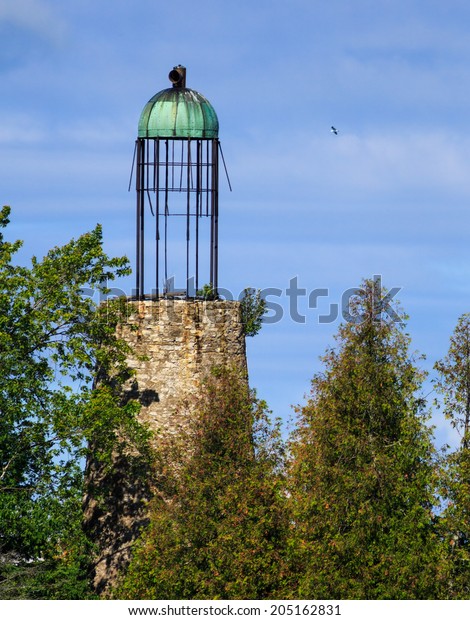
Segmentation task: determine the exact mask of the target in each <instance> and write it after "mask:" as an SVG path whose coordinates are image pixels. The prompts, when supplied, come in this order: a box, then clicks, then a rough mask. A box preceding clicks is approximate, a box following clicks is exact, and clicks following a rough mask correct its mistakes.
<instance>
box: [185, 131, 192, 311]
mask: <svg viewBox="0 0 470 620" xmlns="http://www.w3.org/2000/svg"><path fill="white" fill-rule="evenodd" d="M187 164H188V165H187V171H186V173H187V174H186V183H187V186H186V299H187V298H188V297H189V237H190V221H191V220H190V209H191V188H190V183H189V181H190V175H191V138H188V152H187Z"/></svg>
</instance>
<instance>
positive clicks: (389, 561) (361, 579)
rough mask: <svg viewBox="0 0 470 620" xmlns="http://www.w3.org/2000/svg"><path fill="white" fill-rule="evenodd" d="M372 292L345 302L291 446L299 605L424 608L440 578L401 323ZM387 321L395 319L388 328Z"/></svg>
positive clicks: (427, 469)
mask: <svg viewBox="0 0 470 620" xmlns="http://www.w3.org/2000/svg"><path fill="white" fill-rule="evenodd" d="M385 300H386V297H385V298H384V297H383V295H382V290H381V287H380V283H379V282H377V281H370V280H368V281H365V282H364V283H363V285H362V286H361V288H360V289H358V290H357V294H356V295H355V296H354V297H353V298H352V299H351V301H350V316H349V321H348V322H346V323H344V324H342V325H341V326H340V328H339V331H338V334H337V337H336V340H337V347H336V348H332V349H330V350H328V351H327V353H326V354H325V356H324V357H323V358H322V360H323V364H324V370H323V372H322V373H318V374H317V375H315V376H314V378H313V381H312V390H311V394H310V397H309V399H308V401H307V402H306V404H305V405H304V406H303V407H301V408H299V409H298V414H299V421H298V425H297V428H296V430H295V432H294V434H293V437H292V440H291V462H290V467H289V488H290V501H291V506H292V518H293V527H292V538H291V549H292V583H291V585H290V588H289V590H288V591H287V594H288V595H293V594H295V598H302V599H303V598H325V599H332V598H333V599H334V598H361V599H362V598H363V599H384V598H392V599H402V598H432V597H435V596H436V595H437V594H438V592H439V587H440V583H441V579H442V570H443V567H442V557H441V550H440V542H439V538H438V536H437V534H436V533H435V528H434V516H433V502H434V497H433V493H434V490H435V479H434V478H435V463H434V455H433V446H432V441H431V431H430V430H429V428H428V427H427V426H426V424H425V422H426V419H427V416H426V415H425V413H424V412H423V401H422V399H421V398H420V397H419V396H418V395H417V394H418V392H419V390H420V387H421V382H422V379H423V374H422V373H421V372H420V371H419V370H418V368H417V367H416V365H415V362H414V360H413V359H412V357H411V356H410V353H409V338H408V336H407V335H406V334H405V333H404V325H403V322H402V321H398V322H397V320H396V319H397V318H398V317H401V319H402V320H403V319H404V317H403V315H402V314H401V312H400V310H399V309H398V308H395V309H394V311H393V313H390V312H389V313H388V314H387V313H386V312H384V310H387V305H386V302H385ZM389 314H392V318H390V316H389Z"/></svg>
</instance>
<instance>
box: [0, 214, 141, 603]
mask: <svg viewBox="0 0 470 620" xmlns="http://www.w3.org/2000/svg"><path fill="white" fill-rule="evenodd" d="M9 213H10V209H9V208H8V207H4V208H3V209H2V210H1V212H0V229H4V228H5V227H6V226H7V224H8V222H9ZM20 247H21V242H20V241H15V242H9V241H7V240H6V239H5V237H4V234H3V233H1V234H0V359H1V373H0V556H1V558H0V559H3V560H4V561H2V562H1V563H0V595H2V594H5V597H10V595H11V596H13V594H14V592H16V593H17V595H18V596H21V597H28V596H31V597H33V596H34V597H36V596H39V595H40V593H41V592H42V594H43V595H44V597H45V598H51V597H53V598H54V597H60V596H61V592H60V591H59V590H60V588H59V589H58V588H57V587H55V586H53V585H51V583H49V586H50V587H46V586H47V583H48V582H50V580H48V579H47V577H46V574H45V570H46V568H47V569H48V570H49V573H48V574H49V575H50V574H51V572H50V571H56V570H57V571H59V573H61V575H62V577H61V580H59V579H56V580H55V583H56V584H57V583H58V582H59V581H60V582H61V583H63V585H64V587H63V589H62V594H63V595H64V596H65V597H70V596H71V594H72V593H75V594H74V596H77V597H78V596H79V594H80V591H81V594H82V595H84V593H85V591H86V589H87V585H86V579H85V578H84V572H83V571H81V568H82V567H83V566H84V564H83V560H84V558H86V556H87V555H88V553H89V549H88V543H87V541H86V539H85V537H84V536H83V534H82V532H81V524H80V519H81V512H80V503H81V496H82V492H83V489H82V479H83V473H82V469H83V462H84V458H85V456H86V452H87V445H88V443H89V442H90V441H92V440H93V438H94V437H96V436H97V435H100V437H102V441H101V443H100V445H101V446H102V448H101V452H102V454H101V456H102V457H103V459H106V458H108V459H109V455H110V453H111V452H112V449H113V447H112V446H114V445H116V441H117V438H118V437H119V438H120V439H121V440H122V438H125V437H129V438H130V441H134V440H135V438H136V437H137V436H139V437H140V435H142V434H143V430H141V429H140V427H139V426H138V425H137V422H136V420H135V413H136V406H135V404H134V403H128V404H127V405H125V406H121V403H120V400H119V398H120V397H119V386H120V385H121V384H122V382H123V381H125V380H126V379H127V378H128V376H129V373H128V369H127V365H126V354H127V348H126V345H125V343H124V342H123V341H121V340H119V339H118V338H117V337H116V326H117V324H118V323H119V322H120V321H121V320H122V318H123V312H122V310H123V308H122V304H121V302H120V301H119V300H117V301H114V302H109V303H107V304H103V305H101V306H98V307H97V304H96V303H95V302H93V300H92V298H91V297H90V296H86V295H84V294H83V288H84V287H90V288H91V289H94V290H95V291H99V292H101V294H103V295H106V294H107V292H108V289H107V282H108V281H111V280H113V279H114V278H115V277H117V276H120V275H125V274H127V273H129V265H128V261H127V259H125V258H109V257H108V256H106V254H105V253H104V252H103V248H102V233H101V228H100V227H99V226H97V227H96V228H95V229H94V230H93V231H92V232H90V233H87V234H84V235H82V236H81V237H80V238H78V239H76V240H72V241H70V242H69V243H68V244H66V245H64V246H63V247H56V248H53V249H52V250H51V251H50V252H49V253H48V254H47V255H46V256H45V257H44V258H43V259H42V260H38V259H37V258H35V257H33V259H32V261H31V265H30V266H28V267H25V266H20V265H18V264H14V262H13V261H14V257H15V253H16V252H17V251H18V250H19V248H20ZM98 377H99V378H100V384H99V387H98V385H97V383H96V380H97V378H98ZM106 377H107V378H108V379H106ZM97 399H101V403H102V407H101V408H100V410H99V414H98V415H97V411H96V407H94V406H93V403H96V401H97ZM103 403H104V404H103ZM9 558H10V559H11V558H14V561H13V562H12V561H9ZM31 560H33V561H37V562H40V564H38V563H37V562H36V565H35V566H34V567H33V566H32V563H31ZM26 561H27V562H28V563H25V562H26ZM21 571H23V572H21ZM77 571H78V572H80V575H81V579H82V581H83V588H82V589H81V590H80V586H78V585H76V584H77V574H78V572H77ZM66 574H68V575H70V580H69V582H68V584H69V586H70V587H71V588H72V589H69V586H66V584H65V581H66V580H65V575H66ZM15 575H16V577H15ZM18 575H19V576H20V577H18ZM35 575H37V576H38V578H37V580H36V586H37V587H36V586H34V585H33V581H34V578H35V577H34V576H35ZM31 579H32V580H33V581H31ZM21 581H22V582H23V585H24V584H25V583H30V586H31V587H30V588H29V594H28V591H26V590H27V588H26V589H25V587H21V588H20V589H19V590H18V589H15V588H16V586H15V584H17V583H19V582H21ZM73 584H75V585H73ZM28 587H29V586H28ZM13 597H14V596H13Z"/></svg>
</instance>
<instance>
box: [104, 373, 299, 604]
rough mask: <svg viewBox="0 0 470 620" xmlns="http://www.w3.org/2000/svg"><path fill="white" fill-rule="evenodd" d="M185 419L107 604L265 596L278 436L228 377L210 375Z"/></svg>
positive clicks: (279, 508)
mask: <svg viewBox="0 0 470 620" xmlns="http://www.w3.org/2000/svg"><path fill="white" fill-rule="evenodd" d="M191 410H192V408H191ZM194 411H195V413H194V414H193V416H192V417H191V420H190V422H189V423H188V428H187V431H186V433H185V434H184V436H183V437H181V438H180V441H177V442H176V443H175V442H172V443H171V444H170V445H169V446H167V448H166V449H164V450H163V451H162V453H161V462H162V464H167V465H166V468H165V467H164V466H162V467H161V468H160V471H161V480H160V489H161V494H160V495H157V497H155V499H154V500H153V504H152V508H151V516H150V525H149V527H148V529H147V530H146V531H145V533H144V534H143V536H142V538H141V540H140V542H139V543H138V545H137V547H136V548H135V551H134V555H133V560H132V561H131V565H130V567H129V569H128V571H127V573H126V575H125V577H124V579H123V581H122V583H121V585H120V587H119V588H118V590H117V592H116V596H118V597H120V598H131V599H132V598H136V599H262V598H270V597H272V598H275V597H276V595H277V592H278V591H279V588H280V584H281V583H282V581H283V579H285V571H286V564H285V557H284V555H285V553H284V542H285V533H286V528H287V523H288V518H287V514H286V512H285V497H284V495H283V492H282V488H283V487H282V478H281V469H282V460H283V447H282V442H281V439H280V436H279V430H278V429H277V427H274V428H272V427H271V426H270V424H269V422H268V417H267V411H266V405H265V403H264V402H262V401H259V400H257V399H256V398H255V396H254V394H253V393H252V392H251V391H250V390H249V389H248V387H247V382H246V379H245V378H244V377H240V376H239V374H238V373H237V372H236V371H233V370H227V369H219V370H216V371H214V374H213V375H212V376H210V377H209V378H208V379H207V382H206V383H205V385H204V386H203V389H202V394H201V395H200V397H199V398H198V400H197V403H196V406H195V409H194ZM188 415H189V414H188ZM168 464H169V465H168Z"/></svg>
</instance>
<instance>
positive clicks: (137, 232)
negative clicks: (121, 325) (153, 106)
mask: <svg viewBox="0 0 470 620" xmlns="http://www.w3.org/2000/svg"><path fill="white" fill-rule="evenodd" d="M135 148H136V150H137V153H136V155H137V166H136V175H135V189H136V194H137V201H136V208H135V216H136V222H135V294H136V296H137V298H138V299H139V298H140V194H141V191H142V190H141V187H140V167H141V165H142V164H141V161H140V141H139V140H136V142H135Z"/></svg>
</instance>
